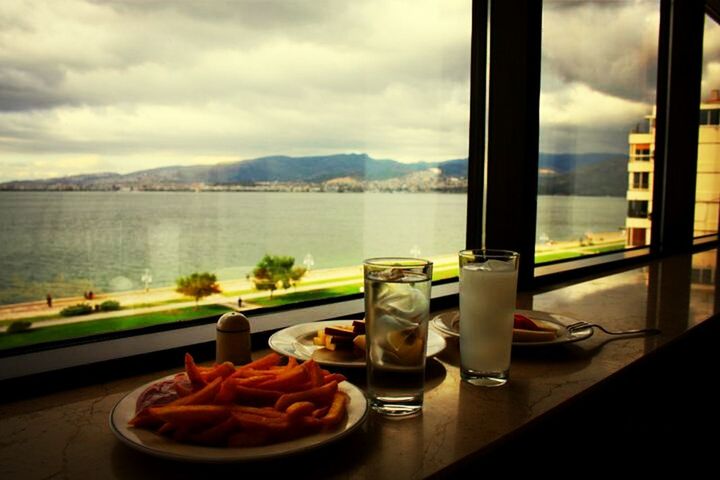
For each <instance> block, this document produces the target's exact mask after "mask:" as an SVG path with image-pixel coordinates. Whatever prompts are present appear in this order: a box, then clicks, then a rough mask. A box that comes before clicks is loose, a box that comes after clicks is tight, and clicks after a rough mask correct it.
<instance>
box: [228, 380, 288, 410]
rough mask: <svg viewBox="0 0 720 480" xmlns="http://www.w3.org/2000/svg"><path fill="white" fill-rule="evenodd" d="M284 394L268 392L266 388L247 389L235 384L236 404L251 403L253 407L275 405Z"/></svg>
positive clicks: (273, 391)
mask: <svg viewBox="0 0 720 480" xmlns="http://www.w3.org/2000/svg"><path fill="white" fill-rule="evenodd" d="M282 395H283V392H280V391H277V390H266V389H264V388H253V387H245V386H243V385H238V384H237V383H236V384H235V399H234V401H235V402H239V403H250V404H252V405H256V404H257V405H274V404H275V402H277V399H278V398H280V397H281V396H282Z"/></svg>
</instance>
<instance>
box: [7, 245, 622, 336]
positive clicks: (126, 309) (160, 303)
mask: <svg viewBox="0 0 720 480" xmlns="http://www.w3.org/2000/svg"><path fill="white" fill-rule="evenodd" d="M624 239H625V233H624V232H623V231H616V232H599V233H592V234H590V235H586V236H585V238H584V241H583V243H581V242H580V241H579V239H578V240H569V241H558V242H552V241H549V242H547V243H545V244H536V247H535V254H536V258H537V257H538V256H542V255H553V254H562V253H576V252H577V253H578V254H580V255H581V254H583V253H584V252H587V250H592V249H593V248H602V247H606V246H609V245H613V244H616V243H618V242H620V241H622V240H624ZM427 259H428V260H431V261H433V263H435V264H436V266H437V267H436V271H438V270H447V269H449V268H453V267H454V268H457V256H456V254H455V253H452V254H445V255H435V256H429V257H427ZM362 276H363V269H362V265H361V264H359V265H353V266H344V267H333V268H325V269H318V270H310V271H309V272H308V273H307V274H306V275H305V276H304V277H303V280H302V281H301V282H300V283H299V284H298V286H297V287H296V288H294V289H287V290H286V289H279V290H277V291H276V292H275V293H274V294H273V295H274V297H281V296H282V294H283V293H285V292H287V293H290V292H293V291H298V290H301V291H310V290H315V289H317V290H319V289H323V288H330V287H333V286H339V285H347V284H348V283H353V282H357V281H359V280H361V279H362ZM218 284H219V285H220V288H221V290H222V293H220V294H215V295H211V296H209V297H205V298H203V299H201V300H200V302H198V304H201V305H207V304H218V305H225V306H227V307H229V308H234V309H236V310H237V309H239V308H242V307H239V306H238V298H242V300H243V304H245V303H246V302H248V301H251V300H252V299H255V298H262V297H270V293H269V292H268V291H258V290H256V289H255V288H254V284H253V283H252V281H250V280H248V279H246V278H236V279H230V280H220V281H218ZM50 293H52V292H50ZM106 300H114V301H118V302H119V303H120V306H121V309H120V310H116V311H112V312H96V313H91V314H88V315H83V316H75V317H59V313H60V311H61V310H62V309H63V308H65V307H68V306H72V305H77V304H79V303H88V304H90V305H99V304H101V303H102V302H103V301H106ZM194 305H195V301H194V300H193V299H191V298H189V297H187V296H184V295H182V294H179V293H177V292H176V291H175V287H174V286H162V287H154V288H150V289H148V290H147V291H146V290H144V289H136V290H127V291H121V292H97V293H96V294H95V295H94V297H93V299H92V300H89V299H87V298H84V297H81V296H79V295H77V296H71V297H59V298H53V299H52V307H48V305H47V302H46V300H45V299H38V300H36V301H31V302H18V303H11V304H6V305H0V322H2V323H3V324H9V323H10V322H12V321H15V320H24V319H28V320H31V321H33V322H38V323H42V324H45V323H46V322H53V323H55V322H57V321H62V322H76V321H83V320H84V319H95V318H109V317H115V316H120V315H133V314H135V313H146V312H153V311H161V310H170V309H173V308H184V307H187V306H194ZM243 307H245V305H243ZM243 309H244V308H243ZM0 328H1V326H0Z"/></svg>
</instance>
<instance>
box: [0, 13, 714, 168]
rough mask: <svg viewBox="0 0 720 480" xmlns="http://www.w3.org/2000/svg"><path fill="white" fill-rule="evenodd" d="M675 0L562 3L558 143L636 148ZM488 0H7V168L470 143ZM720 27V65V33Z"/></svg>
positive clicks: (551, 44) (554, 118)
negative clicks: (473, 21) (475, 22)
mask: <svg viewBox="0 0 720 480" xmlns="http://www.w3.org/2000/svg"><path fill="white" fill-rule="evenodd" d="M658 3H659V2H656V1H633V0H629V1H625V2H613V1H610V2H607V1H606V2H573V1H554V2H552V1H548V2H546V6H545V10H544V26H543V67H542V68H543V70H542V93H541V110H540V111H541V143H540V149H541V151H544V152H574V151H579V152H623V153H624V152H626V150H627V133H628V131H629V129H630V128H632V127H633V126H634V125H635V124H636V123H637V122H641V121H642V119H643V116H644V115H646V114H648V113H649V110H650V109H651V108H652V105H653V103H654V90H655V87H654V83H655V62H656V48H657V22H658V13H657V10H658ZM470 8H471V2H470V0H442V1H441V0H417V1H414V2H412V8H408V2H407V1H406V0H356V1H352V2H350V1H347V2H345V1H333V0H237V1H231V0H224V1H221V0H208V1H205V2H197V1H192V0H175V1H169V0H168V1H164V0H54V1H52V2H48V1H45V0H3V1H2V2H0V181H8V180H16V179H33V178H48V177H55V176H63V175H73V174H82V173H93V172H106V171H110V172H118V173H127V172H131V171H137V170H142V169H147V168H154V167H160V166H168V165H195V164H215V163H220V162H231V161H238V160H243V159H249V158H255V157H259V156H264V155H277V154H281V155H293V156H301V155H317V154H334V153H350V152H362V153H367V154H369V155H371V156H372V157H374V158H391V159H394V160H397V161H401V162H416V161H442V160H449V159H454V158H461V157H465V156H467V139H468V104H469V61H470V28H471V25H470ZM568 39H572V41H569V40H568ZM711 44H712V46H713V48H712V53H713V59H715V60H716V61H715V62H714V63H712V62H710V63H709V64H708V66H707V68H706V70H707V71H706V73H708V75H711V76H712V77H713V78H717V79H718V80H719V81H720V78H718V77H720V35H718V34H717V33H715V34H713V35H712V38H711ZM715 83H717V82H715ZM718 85H720V83H719V84H718Z"/></svg>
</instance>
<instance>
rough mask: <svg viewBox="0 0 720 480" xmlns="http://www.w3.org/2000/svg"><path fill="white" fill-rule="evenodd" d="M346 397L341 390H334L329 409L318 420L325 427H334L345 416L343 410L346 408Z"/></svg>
mask: <svg viewBox="0 0 720 480" xmlns="http://www.w3.org/2000/svg"><path fill="white" fill-rule="evenodd" d="M347 403H348V397H347V395H345V394H344V393H342V392H335V396H334V397H333V401H332V404H331V405H330V410H328V412H327V415H325V416H324V417H322V418H321V419H320V421H321V422H322V423H323V425H324V426H325V427H326V428H330V427H334V426H336V425H337V424H338V423H340V422H341V421H342V419H343V418H345V411H346V410H347Z"/></svg>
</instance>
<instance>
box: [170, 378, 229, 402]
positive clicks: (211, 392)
mask: <svg viewBox="0 0 720 480" xmlns="http://www.w3.org/2000/svg"><path fill="white" fill-rule="evenodd" d="M221 383H222V378H216V379H215V380H213V381H212V382H210V383H208V384H207V385H205V387H203V388H202V389H200V390H198V391H197V392H194V393H191V394H190V395H186V396H184V397H180V398H178V399H177V400H173V401H172V402H170V403H168V405H172V406H181V405H202V404H203V403H210V402H211V401H212V400H213V399H214V398H215V395H217V392H218V391H219V390H220V384H221Z"/></svg>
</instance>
